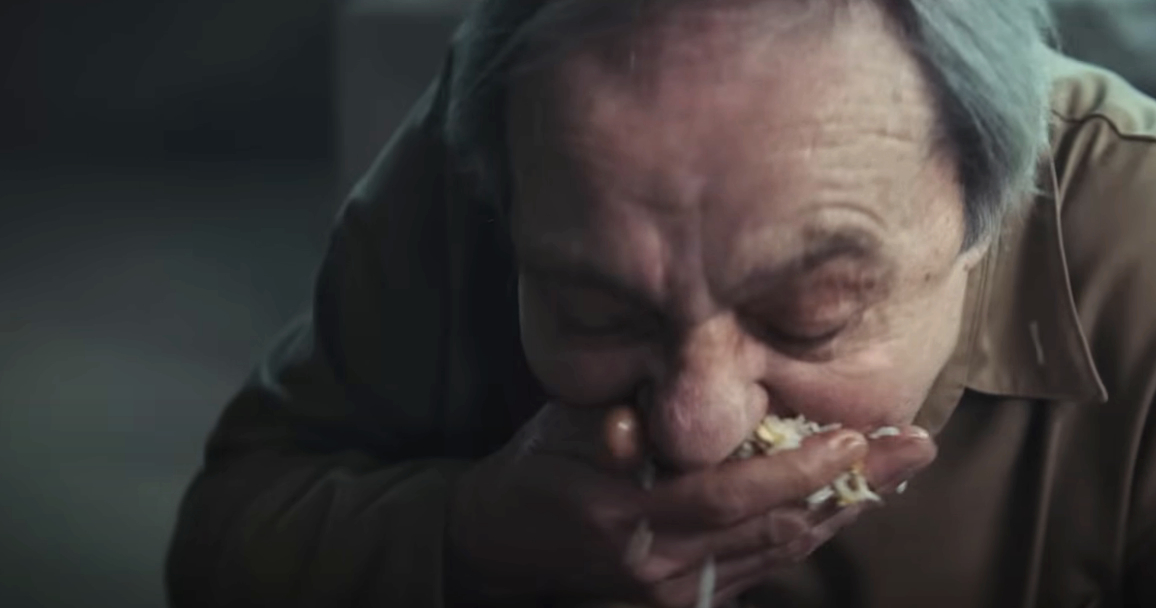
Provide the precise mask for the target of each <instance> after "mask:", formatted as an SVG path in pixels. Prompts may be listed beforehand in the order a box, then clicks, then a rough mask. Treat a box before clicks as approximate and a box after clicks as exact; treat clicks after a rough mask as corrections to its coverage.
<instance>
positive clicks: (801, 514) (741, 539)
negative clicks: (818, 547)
mask: <svg viewBox="0 0 1156 608" xmlns="http://www.w3.org/2000/svg"><path fill="white" fill-rule="evenodd" d="M849 511H851V508H845V509H839V508H837V507H834V506H831V507H824V508H821V509H809V508H806V507H783V508H779V509H772V510H770V511H767V512H766V513H760V514H759V515H756V516H755V517H752V518H750V519H748V520H746V521H743V522H741V523H739V524H736V525H734V526H731V527H730V528H727V529H725V530H721V531H719V532H717V533H714V534H710V535H707V536H705V537H704V536H702V535H696V536H695V537H694V539H693V540H691V541H689V542H691V543H693V547H694V548H693V549H690V548H689V547H687V548H683V549H681V550H682V551H684V552H687V553H690V552H691V551H693V552H694V553H695V554H711V555H716V556H718V557H719V558H722V559H727V558H731V557H736V556H741V555H750V554H752V553H758V552H760V551H768V550H770V549H773V548H775V547H781V546H784V545H788V544H790V543H792V542H794V541H795V540H797V539H799V538H800V537H802V536H804V535H806V534H810V533H811V532H812V530H813V529H815V528H819V529H823V526H828V525H831V523H830V522H832V521H835V522H839V521H843V520H845V519H847V518H848V517H852V516H849V515H848V512H849ZM857 512H858V511H855V513H857ZM852 518H853V517H852ZM663 549H664V548H663V547H662V546H661V545H660V546H659V548H658V550H660V551H661V550H663Z"/></svg>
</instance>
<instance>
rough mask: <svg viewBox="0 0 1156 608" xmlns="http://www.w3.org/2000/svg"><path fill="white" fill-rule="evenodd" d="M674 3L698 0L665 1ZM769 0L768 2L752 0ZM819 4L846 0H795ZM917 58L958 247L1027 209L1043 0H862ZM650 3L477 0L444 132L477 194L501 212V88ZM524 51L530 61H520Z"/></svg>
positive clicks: (1041, 120) (1041, 62) (1040, 129)
mask: <svg viewBox="0 0 1156 608" xmlns="http://www.w3.org/2000/svg"><path fill="white" fill-rule="evenodd" d="M664 1H665V2H666V3H667V4H669V5H674V4H676V3H678V2H683V3H686V2H693V1H704V0H664ZM761 1H771V0H761ZM805 1H807V2H809V3H811V4H814V3H816V2H820V3H824V4H827V5H829V6H835V4H845V3H847V2H852V1H855V0H805ZM871 1H874V2H877V3H879V4H880V5H881V6H882V7H883V9H884V10H885V12H886V13H887V14H888V15H889V17H890V18H891V20H892V21H893V22H894V24H895V25H896V26H898V27H897V30H898V31H899V33H900V35H901V36H902V37H903V42H904V44H905V45H906V47H907V48H908V49H909V51H910V52H911V53H912V55H913V56H914V57H915V59H916V60H917V61H918V63H919V64H920V66H921V68H922V70H923V73H924V76H925V77H926V78H927V81H928V83H929V85H930V87H931V90H932V92H933V95H934V97H935V101H936V104H937V110H938V114H939V126H938V127H939V128H938V133H937V134H936V143H938V144H941V145H942V146H943V148H944V149H946V150H947V151H948V152H949V153H950V154H951V155H952V157H953V158H954V160H955V162H956V165H957V170H958V175H959V178H960V184H961V188H962V191H963V195H964V206H965V208H964V219H965V235H964V243H963V248H964V249H969V248H970V247H972V246H973V245H975V244H976V243H979V242H981V241H983V240H985V239H987V238H988V237H990V236H992V235H993V234H994V232H995V231H997V230H998V228H999V226H1000V224H1001V223H1002V222H1003V219H1004V218H1005V217H1006V216H1007V215H1008V214H1011V213H1014V212H1016V211H1018V210H1020V209H1023V208H1024V207H1025V206H1026V201H1028V200H1030V196H1031V194H1032V193H1033V192H1034V191H1035V180H1036V172H1037V168H1038V164H1039V162H1040V159H1041V158H1042V155H1043V153H1044V152H1045V151H1046V150H1047V147H1048V138H1049V133H1048V118H1049V107H1048V96H1049V92H1050V82H1051V78H1050V74H1049V70H1048V69H1047V67H1048V58H1047V48H1048V46H1049V44H1050V43H1052V42H1053V41H1054V33H1055V29H1054V24H1053V23H1052V18H1051V13H1050V12H1049V10H1048V2H1047V0H871ZM655 4H656V1H655V0H478V1H477V2H476V3H475V6H474V7H473V9H472V10H471V12H470V14H469V15H468V16H467V18H466V20H465V21H464V22H463V24H462V26H461V27H460V28H459V30H458V32H457V34H456V36H455V41H454V44H455V61H454V66H453V69H452V74H451V84H450V92H449V115H448V116H447V119H446V124H445V129H446V137H447V140H448V142H449V146H450V149H451V150H452V151H453V153H454V154H455V156H456V158H457V160H458V162H459V163H460V166H461V168H462V170H463V171H465V172H466V173H468V174H469V176H470V177H471V179H472V180H473V183H474V184H475V185H476V186H477V187H478V188H479V194H480V195H481V196H482V197H483V198H484V200H486V201H487V202H489V203H491V204H493V205H494V206H495V211H496V212H497V213H499V214H502V215H504V213H505V211H506V208H507V207H508V205H509V195H510V194H509V181H510V177H509V173H510V167H509V158H508V152H507V149H506V143H505V114H504V93H505V89H506V85H507V84H508V83H509V82H510V80H511V79H512V78H513V77H515V76H516V75H517V74H518V73H520V72H521V71H522V70H526V69H532V68H535V67H539V66H540V65H541V64H542V58H543V57H547V56H557V55H558V54H559V53H564V52H565V50H566V49H567V48H572V47H573V46H575V45H577V44H579V43H580V42H581V41H583V40H585V39H586V38H587V37H589V36H590V35H593V34H596V33H598V32H601V31H607V30H609V29H611V28H615V27H620V26H623V25H628V24H630V23H631V21H632V20H633V19H634V18H635V17H636V16H637V15H638V14H639V13H640V12H641V11H642V10H643V9H644V6H645V7H646V8H650V7H653V6H654V5H655ZM531 58H537V59H533V63H532V64H531Z"/></svg>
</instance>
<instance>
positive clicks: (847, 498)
mask: <svg viewBox="0 0 1156 608" xmlns="http://www.w3.org/2000/svg"><path fill="white" fill-rule="evenodd" d="M838 428H840V425H838V424H828V425H819V424H818V423H815V422H811V421H810V420H807V419H806V418H804V417H803V416H796V417H794V418H779V417H778V416H767V417H766V418H764V419H763V421H762V422H761V423H760V424H759V426H758V428H756V429H755V432H754V433H753V434H752V435H751V437H750V438H749V439H747V440H746V441H744V442H743V443H742V445H740V446H739V448H738V449H737V450H736V451H735V453H734V455H733V456H732V458H736V459H740V460H745V459H747V458H752V457H754V456H757V455H760V454H762V455H770V454H774V453H776V452H782V451H786V450H794V449H797V448H799V447H800V446H802V445H803V440H804V439H806V438H807V437H810V436H811V435H817V434H819V433H825V432H827V431H833V430H836V429H838ZM897 434H899V429H897V428H895V427H882V428H879V429H876V430H875V431H873V432H872V433H870V435H869V437H871V438H873V439H874V438H877V437H887V436H892V435H897ZM831 499H835V501H836V503H837V504H838V505H839V506H840V507H846V506H848V505H853V504H857V503H861V502H882V500H883V499H882V498H880V497H879V495H878V494H876V493H875V492H874V491H873V490H871V488H870V486H868V484H867V478H866V477H864V476H863V465H862V464H857V465H855V466H853V467H851V470H849V471H847V472H845V473H843V474H842V475H840V476H839V477H836V478H835V480H834V481H832V482H831V484H830V485H828V486H826V487H824V488H822V489H820V490H819V491H817V492H815V493H814V494H811V495H810V496H808V497H807V505H808V506H810V507H811V508H817V507H819V506H821V505H824V504H826V503H827V502H828V501H830V500H831Z"/></svg>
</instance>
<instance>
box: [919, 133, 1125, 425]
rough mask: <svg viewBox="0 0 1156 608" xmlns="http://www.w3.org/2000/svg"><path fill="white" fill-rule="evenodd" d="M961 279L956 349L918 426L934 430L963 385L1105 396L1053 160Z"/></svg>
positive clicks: (1055, 398) (1065, 396)
mask: <svg viewBox="0 0 1156 608" xmlns="http://www.w3.org/2000/svg"><path fill="white" fill-rule="evenodd" d="M1043 165H1044V167H1043V168H1042V170H1041V176H1040V179H1039V180H1037V183H1038V184H1039V187H1040V188H1039V189H1040V191H1039V193H1038V194H1037V195H1036V197H1035V200H1034V201H1033V204H1032V205H1031V206H1030V208H1029V209H1028V210H1027V212H1026V213H1025V214H1023V215H1022V216H1017V217H1013V218H1009V219H1008V220H1007V221H1006V222H1005V224H1004V226H1003V229H1002V230H1001V231H1000V233H999V236H998V237H997V240H996V241H995V242H994V243H993V244H992V247H991V250H990V251H989V253H988V254H987V256H986V258H985V259H984V261H983V262H981V263H980V264H979V265H977V266H976V267H975V268H974V269H973V270H972V271H971V276H970V277H969V278H968V287H967V296H966V298H967V300H966V302H965V305H964V315H963V322H962V326H961V329H960V338H959V342H958V344H957V346H956V350H955V352H954V354H953V355H952V357H951V359H950V360H949V361H948V364H947V365H946V366H945V367H944V369H943V370H942V371H941V372H940V376H939V378H938V379H937V381H936V383H935V385H934V387H933V388H932V391H931V393H930V394H929V396H928V398H927V401H926V402H925V403H924V406H923V408H922V410H921V411H920V414H919V418H918V420H917V423H918V424H920V425H922V426H924V427H926V428H928V429H929V430H931V431H932V432H938V431H939V430H940V429H941V428H942V427H943V426H944V425H945V424H946V423H947V420H948V419H949V418H950V416H951V414H952V412H953V411H954V410H955V408H956V406H957V405H958V404H959V401H960V399H961V397H962V396H963V393H964V391H965V390H972V391H975V392H979V393H984V394H988V395H994V396H1000V397H1010V398H1021V399H1033V400H1043V401H1049V402H1064V401H1094V402H1097V403H1102V402H1104V401H1106V400H1107V397H1108V395H1107V391H1106V389H1105V388H1104V384H1103V381H1102V380H1101V379H1100V375H1099V373H1098V372H1097V371H1096V367H1095V364H1094V362H1093V360H1092V355H1091V352H1090V350H1089V348H1088V340H1087V337H1086V335H1085V333H1084V329H1083V327H1081V325H1080V320H1079V316H1078V313H1077V311H1076V305H1075V298H1074V297H1073V294H1072V286H1071V281H1070V280H1069V274H1068V265H1067V260H1066V258H1065V253H1064V242H1063V232H1062V226H1061V224H1060V221H1061V213H1060V210H1061V209H1062V200H1061V196H1062V195H1061V194H1060V193H1059V188H1058V186H1057V184H1058V182H1059V180H1058V178H1057V168H1056V165H1055V162H1054V159H1053V158H1051V157H1050V156H1049V158H1048V162H1046V163H1043Z"/></svg>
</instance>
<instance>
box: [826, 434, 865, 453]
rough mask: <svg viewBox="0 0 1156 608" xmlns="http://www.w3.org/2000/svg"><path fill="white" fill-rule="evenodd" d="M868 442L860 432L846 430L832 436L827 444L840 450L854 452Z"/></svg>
mask: <svg viewBox="0 0 1156 608" xmlns="http://www.w3.org/2000/svg"><path fill="white" fill-rule="evenodd" d="M866 442H867V440H866V439H864V438H863V436H862V435H860V434H859V433H852V432H844V433H839V434H837V435H835V436H834V437H832V438H831V439H830V441H829V443H828V444H827V445H829V446H830V447H831V449H833V450H837V451H840V452H853V451H855V450H857V449H859V448H861V447H863V445H864V444H865V443H866Z"/></svg>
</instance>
